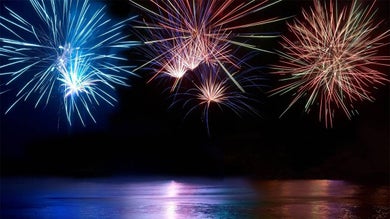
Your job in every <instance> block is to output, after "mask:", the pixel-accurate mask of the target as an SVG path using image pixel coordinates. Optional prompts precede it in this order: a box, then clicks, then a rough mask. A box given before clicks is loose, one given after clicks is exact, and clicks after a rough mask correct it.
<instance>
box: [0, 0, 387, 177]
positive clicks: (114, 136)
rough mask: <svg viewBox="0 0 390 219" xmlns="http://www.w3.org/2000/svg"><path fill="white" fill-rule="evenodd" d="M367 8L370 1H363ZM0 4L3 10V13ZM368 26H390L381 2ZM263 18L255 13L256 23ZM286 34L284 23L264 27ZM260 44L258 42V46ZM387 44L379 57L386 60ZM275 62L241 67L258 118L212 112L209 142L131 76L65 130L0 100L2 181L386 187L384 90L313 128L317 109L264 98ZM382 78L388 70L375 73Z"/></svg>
mask: <svg viewBox="0 0 390 219" xmlns="http://www.w3.org/2000/svg"><path fill="white" fill-rule="evenodd" d="M368 2H370V1H368ZM309 5H310V6H311V5H312V3H311V1H282V2H280V3H278V4H277V5H274V6H273V7H272V9H268V10H265V12H264V14H263V15H264V17H265V18H268V17H270V16H278V17H284V16H292V15H298V16H299V15H300V12H301V8H302V7H306V8H307V7H308V6H309ZM107 6H108V13H109V14H110V15H111V16H113V17H114V18H117V19H124V18H126V17H127V16H129V15H131V14H134V13H141V12H140V11H138V10H137V9H136V8H134V7H133V6H131V5H130V3H128V1H126V0H115V1H109V0H107ZM2 7H3V6H2ZM375 7H376V8H378V14H377V16H376V19H383V20H384V22H383V23H382V25H381V27H382V28H383V30H385V28H386V27H389V26H390V17H389V3H388V1H386V0H380V1H377V3H376V5H375ZM263 15H262V16H263ZM265 28H266V29H269V30H270V31H271V30H272V31H275V32H277V33H284V32H285V31H286V25H285V22H284V21H281V22H278V23H277V24H272V25H268V26H267V27H265ZM278 40H279V39H278V38H276V39H267V40H264V47H262V48H266V49H272V48H278V46H279V44H278ZM259 43H260V42H259ZM389 51H390V50H389V46H386V47H384V48H382V50H381V53H382V54H384V55H389ZM126 55H128V57H129V59H130V60H131V61H133V62H134V64H135V65H139V64H141V63H143V62H144V61H145V60H143V59H142V54H141V51H140V50H137V49H130V50H129V51H126ZM277 61H278V57H277V56H273V55H269V54H262V53H260V54H257V55H256V56H255V57H253V58H252V59H251V60H249V62H250V63H251V64H253V65H257V66H262V68H260V69H258V70H256V71H258V72H259V74H260V75H261V76H262V77H263V79H264V81H263V83H264V86H262V87H261V89H259V90H258V94H257V97H258V100H259V102H258V103H256V104H255V105H254V107H256V109H257V110H258V111H259V113H260V115H261V116H259V117H254V116H252V115H247V114H243V115H242V117H237V116H236V115H235V114H233V113H231V112H229V111H219V110H212V111H210V121H209V123H210V131H211V136H208V135H207V131H206V129H205V124H204V123H202V120H201V115H200V112H199V111H196V112H194V113H192V114H190V115H189V116H188V117H186V118H185V119H183V116H184V114H185V112H184V111H183V109H181V108H180V106H179V107H173V108H168V106H169V105H170V101H171V99H170V97H169V95H167V93H166V92H164V84H161V83H156V82H152V83H146V81H147V80H148V79H149V78H148V77H149V75H148V73H147V72H145V71H142V70H140V71H139V74H140V75H141V76H142V77H141V78H137V77H131V78H129V84H130V85H131V86H130V87H118V89H117V95H118V96H117V98H118V103H117V105H116V106H115V107H109V106H102V108H101V109H99V110H98V112H97V113H95V116H96V118H97V123H92V122H89V123H87V126H86V127H82V126H81V125H79V124H75V125H74V126H71V127H69V125H68V124H67V121H66V119H65V118H64V117H63V115H62V114H61V113H62V112H61V111H58V107H57V108H56V107H55V106H52V105H48V106H40V107H38V108H36V109H34V106H33V103H32V102H29V101H27V102H25V103H22V104H19V105H18V106H17V107H15V108H14V109H13V110H12V111H11V112H9V113H8V114H6V115H4V112H5V110H6V109H7V108H8V106H9V104H10V103H11V102H12V100H13V97H12V96H9V95H6V94H2V95H0V98H1V99H0V106H1V112H2V113H1V116H0V122H1V126H0V128H1V129H0V131H1V135H0V137H1V138H0V144H1V173H2V174H3V175H14V174H28V175H40V174H43V175H46V174H48V175H61V176H62V175H66V176H111V175H116V174H130V175H132V174H134V175H140V174H158V175H164V174H168V175H172V174H173V175H206V176H217V177H218V176H225V175H246V176H249V177H258V178H352V179H378V180H383V179H385V180H388V178H389V172H390V171H389V170H390V162H389V160H390V153H389V146H390V129H389V124H390V118H389V112H390V109H389V106H390V101H389V100H390V97H389V94H390V87H389V84H387V85H383V86H380V87H378V89H377V90H375V91H373V94H374V95H375V98H376V101H375V102H362V103H360V104H358V110H359V115H357V116H355V117H353V118H352V119H351V120H349V119H348V118H347V117H345V116H344V115H343V114H342V113H341V112H339V114H337V115H336V117H335V121H334V127H333V128H325V126H324V124H323V123H320V122H319V121H318V118H317V117H318V114H317V112H310V113H309V114H307V113H305V112H304V111H303V104H302V103H300V104H297V105H295V106H294V107H293V108H292V109H291V110H290V111H288V113H286V114H285V115H284V116H283V117H281V118H279V115H280V113H281V112H283V110H284V109H285V107H286V106H287V104H288V103H289V101H290V96H289V95H286V96H272V97H269V96H268V95H267V94H266V91H267V90H269V89H271V88H273V87H274V86H276V85H277V84H278V81H277V80H276V78H275V77H273V76H270V75H269V74H267V73H269V71H270V70H269V68H268V66H269V65H272V64H275V63H276V62H277ZM381 71H382V72H384V73H386V74H388V73H389V72H390V69H389V67H382V69H381Z"/></svg>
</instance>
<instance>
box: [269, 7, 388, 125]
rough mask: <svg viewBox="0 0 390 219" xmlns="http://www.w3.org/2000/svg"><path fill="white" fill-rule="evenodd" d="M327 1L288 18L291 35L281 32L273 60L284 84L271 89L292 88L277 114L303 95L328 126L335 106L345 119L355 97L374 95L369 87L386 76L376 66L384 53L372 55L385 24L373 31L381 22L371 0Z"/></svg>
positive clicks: (278, 91)
mask: <svg viewBox="0 0 390 219" xmlns="http://www.w3.org/2000/svg"><path fill="white" fill-rule="evenodd" d="M324 3H325V1H324ZM328 3H329V4H327V5H322V4H321V1H319V0H314V8H311V9H310V10H308V11H306V10H303V11H302V15H303V18H302V19H300V20H299V19H295V21H294V22H292V23H289V24H288V28H289V31H290V33H292V37H287V36H282V43H281V45H282V48H283V49H284V50H285V51H281V52H280V53H279V54H280V56H281V61H280V63H279V64H277V65H275V66H274V68H275V72H274V73H275V74H277V75H280V76H282V77H283V78H284V79H283V81H285V84H284V85H281V86H280V87H277V88H276V89H274V90H272V91H271V93H272V95H275V94H280V95H284V94H286V93H290V92H293V95H294V97H293V99H292V101H291V103H290V104H289V105H288V107H287V109H286V110H285V111H284V112H283V113H282V115H283V114H284V113H285V112H286V111H287V110H289V109H290V108H291V107H292V106H293V105H294V104H296V103H297V102H298V101H299V100H301V99H305V100H306V103H305V111H306V112H307V113H308V112H309V111H310V110H311V109H312V108H313V107H319V120H320V122H324V123H325V126H326V127H328V126H330V127H332V126H333V119H334V114H335V111H336V110H338V109H341V110H342V111H343V112H344V114H345V115H346V116H347V117H348V118H349V119H350V118H351V116H353V115H354V114H355V113H356V109H355V106H354V104H355V103H357V102H361V101H374V97H373V95H372V92H371V90H372V89H374V88H376V86H377V85H384V84H386V83H387V82H389V79H388V78H387V75H386V74H385V73H381V72H380V71H378V70H376V68H377V67H381V66H389V62H388V61H389V60H390V57H389V56H381V55H378V53H379V52H378V51H379V49H380V48H381V47H383V46H384V45H387V44H388V37H389V30H386V31H384V32H382V33H380V34H376V33H377V32H378V30H380V29H379V27H380V23H381V22H377V21H375V20H374V15H375V10H374V9H373V6H374V4H375V1H373V2H372V4H371V5H370V6H369V7H363V6H362V5H361V4H359V3H358V1H356V0H354V1H352V2H351V3H352V4H351V5H350V6H348V7H347V6H345V7H343V8H340V6H339V5H338V4H337V1H334V0H331V1H329V2H328ZM385 39H387V40H385ZM382 41H386V43H381V42H382Z"/></svg>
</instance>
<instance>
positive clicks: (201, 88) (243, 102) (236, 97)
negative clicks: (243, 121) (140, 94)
mask: <svg viewBox="0 0 390 219" xmlns="http://www.w3.org/2000/svg"><path fill="white" fill-rule="evenodd" d="M196 71H197V72H196V74H192V75H191V76H187V78H185V79H186V80H188V81H190V82H191V83H193V85H194V86H193V87H191V88H190V89H187V90H185V91H184V92H180V91H179V92H178V93H176V94H175V95H173V98H174V99H175V101H174V102H173V103H172V105H171V106H174V105H178V104H182V107H183V108H184V109H186V114H185V116H184V118H186V117H187V116H188V115H189V114H191V113H192V112H194V111H196V109H200V110H201V115H202V116H201V118H202V121H203V122H204V124H205V125H206V129H207V133H208V135H210V127H209V112H210V109H211V108H218V109H220V110H221V111H223V109H229V110H231V111H232V112H233V113H235V114H236V115H237V116H241V114H243V113H247V114H251V115H256V116H260V115H259V113H258V112H257V110H256V109H255V108H254V107H253V106H252V104H253V103H256V102H258V99H254V98H252V97H251V96H250V95H249V93H248V92H247V93H243V92H241V90H240V89H238V88H237V86H235V84H234V83H233V82H232V81H231V80H230V78H229V77H227V76H226V74H224V73H223V72H221V71H222V70H221V68H220V66H219V65H216V64H215V65H211V66H209V65H205V64H203V65H200V66H199V67H198V68H197V69H196ZM236 73H237V72H234V73H232V75H233V76H236ZM246 74H248V72H243V73H241V74H240V75H239V76H237V81H238V82H239V83H240V84H242V86H243V87H244V88H246V89H249V88H250V87H252V88H258V87H259V85H260V83H258V81H259V80H261V78H260V77H258V76H246V77H244V75H246Z"/></svg>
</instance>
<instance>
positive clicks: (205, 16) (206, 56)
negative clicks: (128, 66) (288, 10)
mask: <svg viewBox="0 0 390 219" xmlns="http://www.w3.org/2000/svg"><path fill="white" fill-rule="evenodd" d="M129 1H130V2H131V3H132V4H133V5H135V6H137V7H138V8H140V9H142V10H143V11H145V12H146V14H147V15H149V17H148V18H147V19H145V20H144V23H143V24H141V25H139V26H135V27H136V28H138V29H141V30H146V31H147V34H145V35H146V36H145V40H144V42H145V44H146V45H149V46H150V47H152V50H155V49H153V47H154V48H156V47H157V48H159V49H158V52H159V53H155V58H153V59H152V60H151V61H150V62H148V63H147V64H149V63H156V62H157V63H160V68H158V69H156V71H155V75H157V74H160V73H163V72H167V70H166V66H180V68H181V69H182V70H184V72H190V71H193V70H194V69H196V68H197V67H198V66H199V65H201V64H204V63H206V64H208V65H213V64H215V63H216V64H218V65H220V67H221V69H222V70H223V71H224V72H225V73H226V74H227V76H228V77H229V78H230V79H231V80H232V81H233V82H234V83H235V84H236V85H237V87H238V88H239V89H240V90H241V91H244V89H243V87H242V86H241V85H240V84H239V83H238V81H237V80H236V79H235V78H234V77H233V74H232V72H231V71H228V69H231V67H234V68H235V69H234V70H233V72H235V71H236V70H239V69H240V68H241V66H240V65H239V64H238V62H239V61H238V60H240V58H239V57H235V55H236V54H235V53H234V51H236V49H235V48H237V47H239V48H247V49H250V50H254V51H257V52H268V53H271V52H270V51H267V50H264V49H261V48H259V47H257V46H256V45H255V44H253V42H251V41H253V40H254V39H259V38H270V37H275V36H274V35H272V34H259V33H253V32H246V31H247V30H248V29H250V28H253V27H258V26H261V25H265V24H269V23H274V22H277V21H280V20H281V19H278V18H269V19H265V20H258V19H256V20H255V19H254V17H258V16H257V13H258V12H260V11H262V10H265V9H267V8H269V7H270V6H272V5H274V4H276V3H278V2H280V1H281V0H278V1H273V2H271V3H269V1H267V0H264V1H245V2H243V1H241V2H239V1H234V0H196V1H194V0H168V1H165V0H164V1H162V0H161V1H159V0H150V1H149V2H148V3H149V4H150V5H149V7H148V6H145V5H142V4H141V3H137V2H136V1H134V0H129ZM153 7H154V9H153ZM254 15H256V16H254ZM167 44H170V46H169V47H167ZM166 55H168V57H172V58H168V59H167V58H166V57H165V56H166ZM160 59H162V60H160ZM170 62H178V63H170ZM155 75H154V76H153V77H152V79H153V78H155V77H156V76H155ZM181 75H182V74H181ZM176 84H177V83H176Z"/></svg>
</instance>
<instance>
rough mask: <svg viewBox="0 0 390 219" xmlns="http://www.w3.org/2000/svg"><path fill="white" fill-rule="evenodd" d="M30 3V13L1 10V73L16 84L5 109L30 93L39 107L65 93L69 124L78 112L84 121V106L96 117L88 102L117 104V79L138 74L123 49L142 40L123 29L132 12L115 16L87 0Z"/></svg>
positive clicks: (7, 83)
mask: <svg viewBox="0 0 390 219" xmlns="http://www.w3.org/2000/svg"><path fill="white" fill-rule="evenodd" d="M19 3H20V2H19ZM28 3H29V4H30V7H31V11H29V12H28V13H29V16H28V17H23V16H22V12H17V11H16V10H15V9H11V8H10V7H7V6H5V4H3V3H2V7H4V11H5V12H6V13H4V14H3V15H1V16H0V31H1V35H0V46H1V47H0V58H1V60H2V64H1V65H0V70H1V72H0V76H2V78H5V79H4V80H5V82H3V83H4V84H3V85H4V86H5V87H7V88H6V89H9V90H15V87H16V90H17V93H16V101H14V103H13V104H11V106H10V107H9V108H8V109H7V111H6V113H8V112H9V111H10V110H11V109H12V108H13V107H14V106H15V105H16V104H17V103H19V102H21V101H26V100H27V99H30V98H31V99H34V98H35V107H37V106H38V105H39V104H44V105H47V104H48V103H49V100H51V99H59V100H61V99H62V100H64V101H65V102H64V103H63V104H64V106H65V112H66V116H67V120H68V122H69V123H70V124H71V120H72V119H71V118H72V114H73V112H77V114H78V115H79V116H78V117H79V118H80V120H81V122H82V123H83V125H85V123H84V120H83V119H82V116H81V115H82V114H83V113H81V112H80V109H85V110H87V114H88V115H89V116H90V118H92V119H93V121H95V119H94V118H93V116H92V112H91V110H90V109H91V106H89V105H90V104H97V105H98V104H99V102H105V103H108V104H109V105H113V102H115V101H116V100H115V98H114V90H115V85H120V86H128V84H127V82H126V80H128V77H129V75H136V74H134V73H133V72H132V69H133V66H129V65H128V64H127V63H126V62H127V61H128V60H127V59H126V58H125V57H123V56H121V55H120V52H122V51H123V50H124V49H129V48H132V47H134V46H136V45H138V44H139V43H138V42H136V41H130V40H128V37H129V36H128V35H125V34H123V33H122V30H123V28H124V27H125V26H126V25H127V23H128V22H129V21H130V20H133V19H134V17H130V18H128V19H125V20H122V21H120V22H115V21H113V20H112V19H111V18H110V17H108V15H107V14H106V13H105V6H104V5H98V4H97V3H94V4H91V3H90V2H89V1H88V0H83V1H79V0H73V1H72V0H48V1H40V0H29V2H28ZM30 7H27V8H30ZM21 8H22V7H19V9H21ZM2 10H3V9H2ZM8 87H9V88H8ZM58 97H59V98H58ZM78 98H80V99H78ZM77 99H78V100H77ZM92 100H93V101H92ZM78 105H82V106H78Z"/></svg>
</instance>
